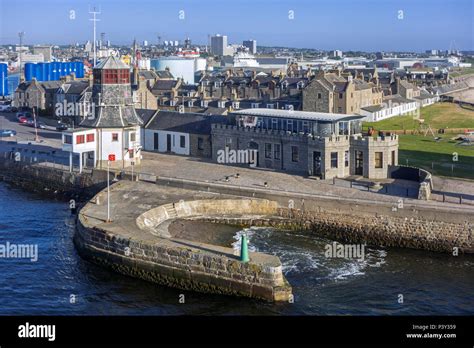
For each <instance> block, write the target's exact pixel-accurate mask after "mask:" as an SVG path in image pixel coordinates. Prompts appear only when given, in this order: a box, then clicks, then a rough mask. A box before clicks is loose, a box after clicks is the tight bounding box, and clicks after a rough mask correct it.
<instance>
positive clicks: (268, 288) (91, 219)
mask: <svg viewBox="0 0 474 348" xmlns="http://www.w3.org/2000/svg"><path fill="white" fill-rule="evenodd" d="M121 184H124V186H128V185H133V184H131V183H126V184H125V183H121ZM135 186H139V187H143V188H144V187H146V186H143V184H141V185H140V184H135ZM148 187H150V186H148ZM152 188H154V189H157V190H158V191H160V188H159V187H157V186H152ZM145 191H147V193H149V194H150V193H153V192H150V189H145V188H144V191H143V193H145ZM151 191H153V190H151ZM168 191H169V190H168ZM179 191H180V194H179V197H184V198H186V197H194V196H195V193H191V192H183V190H179ZM124 192H125V191H122V190H121V189H120V185H117V184H116V185H113V190H112V197H115V198H118V196H120V195H123V194H124ZM125 195H127V194H126V193H125ZM204 195H205V194H204ZM102 196H103V195H102V194H98V195H97V196H96V197H95V198H94V199H92V200H91V203H89V204H87V205H86V206H84V208H83V209H82V210H81V212H80V213H79V217H78V222H77V231H76V234H75V236H74V242H75V245H76V247H77V249H78V251H79V253H80V254H81V256H83V257H85V258H87V259H90V260H91V261H93V262H95V263H98V264H101V265H105V266H107V267H109V268H111V269H113V270H115V271H118V272H120V273H123V274H126V275H130V276H134V277H138V278H141V279H144V280H148V281H152V282H155V283H158V284H162V285H166V286H171V287H176V288H180V289H186V290H193V291H199V292H207V293H216V294H226V295H235V296H246V297H252V298H258V299H264V300H268V301H288V300H289V299H290V298H291V297H292V294H291V286H290V285H289V284H288V282H287V281H286V279H285V278H284V276H283V273H282V265H281V262H280V260H279V258H278V257H276V256H273V255H267V254H262V253H253V252H251V253H250V261H249V262H246V263H243V262H241V261H240V260H239V257H238V256H237V255H235V253H234V250H233V249H232V248H228V247H222V246H217V245H212V244H206V243H200V242H196V241H191V240H183V239H177V238H170V236H166V227H164V226H163V225H164V224H165V223H166V221H167V220H170V219H176V218H180V217H179V216H178V215H181V216H182V217H184V216H188V217H189V216H194V215H195V214H201V213H204V212H206V213H207V214H220V213H223V212H224V210H225V211H226V212H228V213H231V212H232V213H233V214H237V215H239V214H268V213H271V212H276V209H277V205H276V204H274V203H272V202H268V201H267V202H265V201H263V200H255V199H235V198H234V199H224V200H220V199H203V200H202V202H201V201H200V200H195V201H186V200H181V201H178V202H175V203H174V204H173V203H165V204H162V205H160V206H158V207H156V208H153V209H147V208H148V205H147V206H143V207H142V208H141V210H140V209H138V210H136V211H135V212H134V213H132V214H130V215H129V216H124V217H121V218H118V219H117V220H116V221H114V222H112V223H106V222H105V221H103V220H102V219H101V218H99V216H98V215H97V214H96V213H97V211H98V210H102V209H104V205H103V202H104V198H103V197H102ZM127 197H129V196H128V195H127ZM155 197H156V196H155ZM203 198H205V197H203ZM155 199H156V198H155ZM92 202H95V203H92ZM97 203H99V204H97ZM160 203H164V201H163V202H160ZM221 203H222V204H221ZM223 207H224V208H223ZM172 209H174V210H172ZM177 212H178V213H177ZM137 213H138V214H137ZM119 220H120V221H119Z"/></svg>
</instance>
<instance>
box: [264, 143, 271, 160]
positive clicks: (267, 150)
mask: <svg viewBox="0 0 474 348" xmlns="http://www.w3.org/2000/svg"><path fill="white" fill-rule="evenodd" d="M265 158H272V144H269V143H265Z"/></svg>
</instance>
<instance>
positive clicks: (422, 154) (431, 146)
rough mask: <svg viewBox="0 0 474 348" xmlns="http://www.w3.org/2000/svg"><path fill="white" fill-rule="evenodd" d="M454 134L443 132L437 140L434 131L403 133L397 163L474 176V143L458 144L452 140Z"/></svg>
mask: <svg viewBox="0 0 474 348" xmlns="http://www.w3.org/2000/svg"><path fill="white" fill-rule="evenodd" d="M454 136H455V134H444V135H442V136H441V137H442V139H441V140H440V141H439V142H436V141H435V140H434V138H433V137H432V136H431V135H427V136H426V137H425V136H423V135H400V141H399V144H400V147H399V158H398V163H399V164H402V165H406V164H408V165H410V166H415V167H419V168H423V169H426V170H428V171H429V172H431V173H433V174H434V175H441V176H455V177H460V178H466V179H474V144H473V145H470V146H462V145H457V144H458V143H459V142H458V141H456V140H450V138H452V137H454ZM454 153H457V154H458V158H457V161H453V157H454V155H453V154H454ZM453 165H454V167H453Z"/></svg>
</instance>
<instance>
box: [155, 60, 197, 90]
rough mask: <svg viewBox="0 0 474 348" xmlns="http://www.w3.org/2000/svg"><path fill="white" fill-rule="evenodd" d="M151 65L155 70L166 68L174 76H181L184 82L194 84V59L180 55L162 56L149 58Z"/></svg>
mask: <svg viewBox="0 0 474 348" xmlns="http://www.w3.org/2000/svg"><path fill="white" fill-rule="evenodd" d="M151 67H152V68H154V69H155V70H166V68H168V69H169V70H170V73H171V74H172V75H173V76H174V77H175V78H183V80H184V82H185V83H189V84H194V83H195V82H194V59H189V58H181V57H162V58H157V59H152V60H151Z"/></svg>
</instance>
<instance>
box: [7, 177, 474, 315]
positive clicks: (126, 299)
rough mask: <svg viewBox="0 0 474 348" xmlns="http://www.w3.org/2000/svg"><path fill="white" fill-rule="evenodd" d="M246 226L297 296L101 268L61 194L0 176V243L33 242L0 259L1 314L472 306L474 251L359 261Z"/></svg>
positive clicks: (371, 253) (391, 254)
mask: <svg viewBox="0 0 474 348" xmlns="http://www.w3.org/2000/svg"><path fill="white" fill-rule="evenodd" d="M247 234H248V235H249V236H250V243H251V247H253V248H255V249H257V250H260V251H265V252H270V253H274V254H276V255H278V256H279V257H280V258H281V260H282V262H283V264H284V271H285V274H286V277H287V279H288V280H289V282H290V283H291V284H292V286H293V293H294V295H295V302H294V303H292V304H289V303H285V304H270V303H262V302H260V301H255V300H250V299H239V298H232V297H226V296H216V295H207V294H198V293H193V292H184V291H181V290H176V289H170V288H166V287H161V286H158V285H156V284H151V283H147V282H144V281H141V280H137V279H134V278H130V277H126V276H122V275H120V274H116V273H114V272H112V271H109V270H106V269H103V268H101V267H99V266H96V265H94V264H91V263H89V262H88V261H85V260H82V259H81V258H80V257H79V256H78V255H77V253H76V251H75V249H74V246H73V243H72V236H73V219H71V217H70V213H69V210H68V204H67V203H66V202H60V201H52V200H47V199H45V198H42V197H40V196H37V195H33V194H30V193H25V192H23V191H21V190H19V189H12V188H9V187H8V186H7V185H5V184H4V183H0V244H5V243H6V242H7V241H8V242H10V243H17V244H37V245H38V249H39V250H38V252H39V256H38V261H37V262H31V261H30V260H27V259H5V258H0V271H1V273H0V274H1V276H0V314H1V315H5V314H66V315H80V314H103V315H127V314H132V315H137V314H143V315H160V314H195V315H198V314H260V315H265V314H312V315H314V314H316V315H327V314H362V315H365V314H367V315H376V314H380V315H382V314H388V315H390V314H391V315H397V314H399V315H401V314H414V315H421V314H448V315H449V314H453V315H454V314H461V315H465V314H471V315H472V314H474V290H473V289H474V268H473V266H474V258H473V257H453V256H449V255H442V254H436V253H429V252H422V251H414V250H402V249H369V250H366V258H365V260H364V261H357V260H352V261H348V260H341V259H328V258H326V257H325V256H324V246H325V245H326V244H327V243H330V241H328V240H323V239H318V238H314V237H310V236H308V235H305V234H298V233H295V232H285V231H274V230H270V229H251V230H248V231H247ZM181 293H183V294H184V295H185V303H184V304H180V303H179V295H180V294H181ZM400 294H401V295H403V303H399V302H398V300H399V295H400ZM71 295H75V296H76V302H75V303H71V301H70V299H71Z"/></svg>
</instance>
